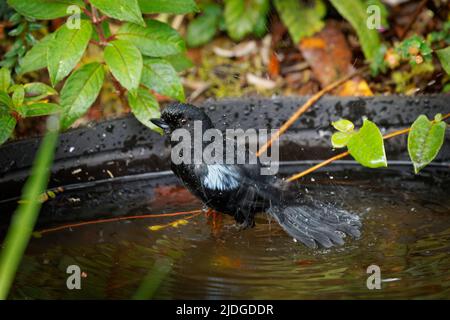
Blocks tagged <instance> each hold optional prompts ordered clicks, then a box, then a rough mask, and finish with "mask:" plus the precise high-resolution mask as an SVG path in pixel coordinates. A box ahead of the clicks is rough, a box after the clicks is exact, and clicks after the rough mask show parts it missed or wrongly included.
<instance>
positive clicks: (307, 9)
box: [274, 0, 326, 44]
mask: <svg viewBox="0 0 450 320" xmlns="http://www.w3.org/2000/svg"><path fill="white" fill-rule="evenodd" d="M274 4H275V7H276V9H277V11H278V14H279V15H280V17H281V20H282V21H283V23H284V24H285V26H286V27H287V28H288V30H289V34H290V35H291V38H292V40H293V41H294V43H295V44H297V43H299V42H300V40H301V39H303V38H304V37H309V36H312V35H313V34H314V33H316V32H318V31H320V30H322V28H323V27H324V26H325V24H324V22H323V17H324V16H325V14H326V7H325V4H324V3H323V1H322V0H317V1H315V2H314V5H313V6H309V5H307V4H306V3H305V2H304V1H302V2H299V0H275V1H274Z"/></svg>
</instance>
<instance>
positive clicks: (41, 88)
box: [24, 82, 58, 101]
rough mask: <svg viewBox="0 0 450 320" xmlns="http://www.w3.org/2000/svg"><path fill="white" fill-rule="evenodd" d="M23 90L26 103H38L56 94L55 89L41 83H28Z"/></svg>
mask: <svg viewBox="0 0 450 320" xmlns="http://www.w3.org/2000/svg"><path fill="white" fill-rule="evenodd" d="M24 88H25V100H26V101H38V100H42V99H43V98H45V97H48V96H53V95H56V94H58V92H57V91H56V90H55V89H53V88H52V87H50V86H48V85H46V84H45V83H42V82H30V83H27V84H25V85H24Z"/></svg>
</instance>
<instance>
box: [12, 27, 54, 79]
mask: <svg viewBox="0 0 450 320" xmlns="http://www.w3.org/2000/svg"><path fill="white" fill-rule="evenodd" d="M54 36H55V33H51V34H49V35H47V36H45V37H44V38H43V39H42V40H41V41H39V42H38V43H36V44H35V45H34V46H33V47H32V48H31V49H30V50H29V51H28V52H27V53H26V54H25V56H24V57H23V58H22V59H21V60H20V63H19V64H20V74H24V73H27V72H31V71H35V70H39V69H43V68H45V67H47V50H48V46H49V45H50V42H51V41H52V40H53V38H54Z"/></svg>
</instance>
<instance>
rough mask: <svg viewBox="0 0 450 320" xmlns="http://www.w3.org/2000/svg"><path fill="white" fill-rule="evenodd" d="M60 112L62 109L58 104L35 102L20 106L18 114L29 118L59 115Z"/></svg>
mask: <svg viewBox="0 0 450 320" xmlns="http://www.w3.org/2000/svg"><path fill="white" fill-rule="evenodd" d="M61 111H62V108H61V106H60V105H58V104H55V103H46V102H35V103H32V104H28V105H24V106H22V108H21V112H20V114H21V116H22V117H24V118H29V117H41V116H47V115H50V114H55V113H59V112H61Z"/></svg>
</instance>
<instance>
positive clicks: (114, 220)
mask: <svg viewBox="0 0 450 320" xmlns="http://www.w3.org/2000/svg"><path fill="white" fill-rule="evenodd" d="M201 212H202V210H192V211H183V212H174V213H161V214H145V215H138V216H129V217H117V218H108V219H99V220H93V221H84V222H78V223H72V224H65V225H62V226H58V227H54V228H49V229H44V230H40V231H37V232H38V233H39V234H44V233H49V232H54V231H60V230H64V229H69V228H77V227H82V226H87V225H92V224H99V223H107V222H116V221H122V220H136V219H147V218H166V217H176V216H181V215H187V214H196V213H201Z"/></svg>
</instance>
